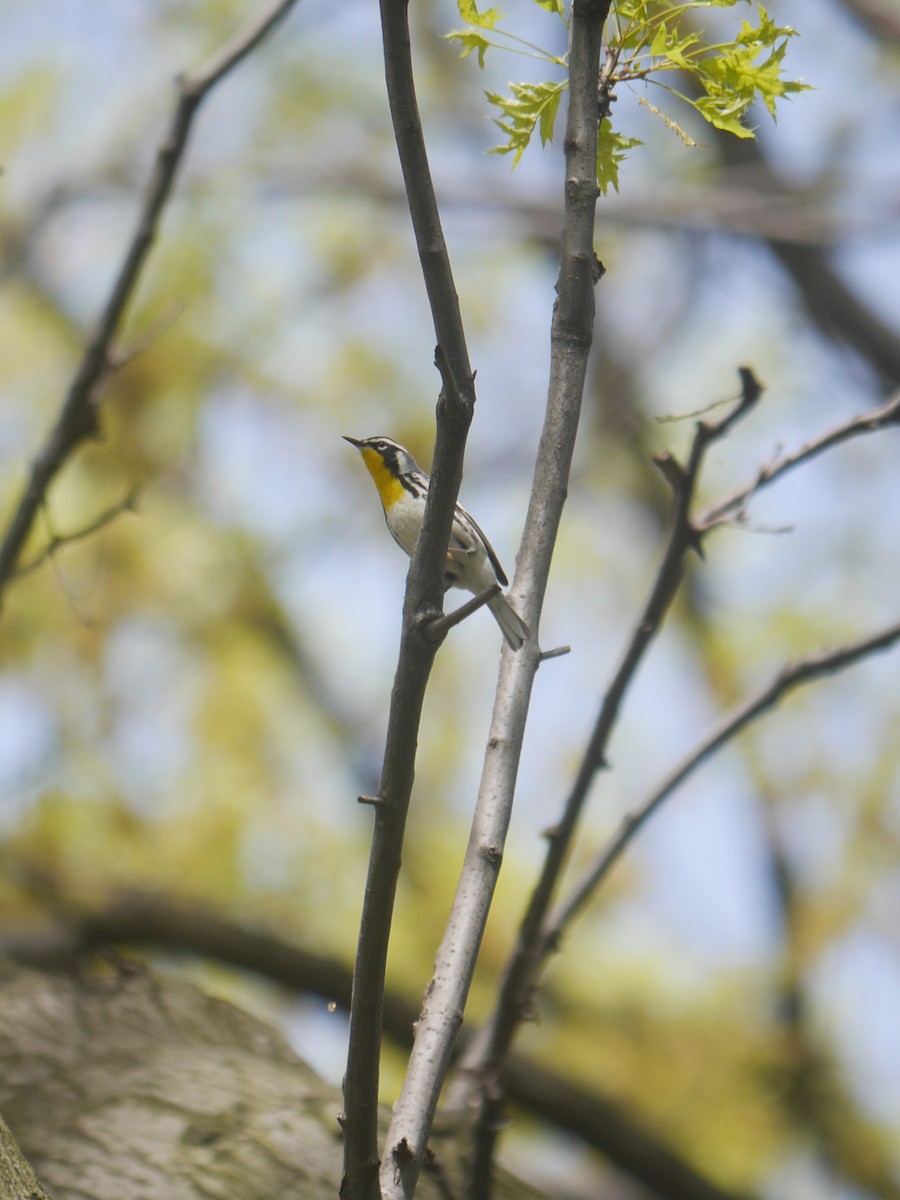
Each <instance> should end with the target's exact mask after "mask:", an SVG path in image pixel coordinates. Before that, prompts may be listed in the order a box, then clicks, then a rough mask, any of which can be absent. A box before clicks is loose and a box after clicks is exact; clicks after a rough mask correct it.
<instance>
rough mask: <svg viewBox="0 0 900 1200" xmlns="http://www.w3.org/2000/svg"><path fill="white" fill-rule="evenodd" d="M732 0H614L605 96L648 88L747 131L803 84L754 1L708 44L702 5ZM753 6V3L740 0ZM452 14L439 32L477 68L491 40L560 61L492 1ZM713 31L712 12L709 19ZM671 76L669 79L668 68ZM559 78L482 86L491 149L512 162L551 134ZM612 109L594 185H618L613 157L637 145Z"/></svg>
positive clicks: (550, 5) (788, 33)
mask: <svg viewBox="0 0 900 1200" xmlns="http://www.w3.org/2000/svg"><path fill="white" fill-rule="evenodd" d="M739 2H741V0H688V2H686V3H672V0H613V4H612V6H611V8H610V14H609V21H608V25H607V31H606V39H605V44H606V65H605V67H604V77H603V79H602V80H601V81H600V85H601V89H602V91H603V94H604V95H605V96H613V97H614V96H615V89H616V88H620V87H621V86H622V85H629V86H631V87H633V88H635V87H641V88H642V89H646V88H647V87H649V86H650V85H655V86H657V87H659V88H661V89H662V90H664V91H665V92H667V93H668V94H669V95H670V96H673V97H675V98H676V99H677V100H678V101H680V102H683V103H684V104H686V105H688V106H690V108H692V109H693V110H694V111H695V112H696V113H697V114H699V116H701V117H702V118H703V119H704V120H705V121H707V122H708V123H709V124H710V125H713V126H714V127H715V128H717V129H721V130H724V131H725V132H727V133H731V134H734V136H735V137H740V138H749V137H753V130H752V128H751V127H750V126H749V125H748V124H747V121H748V118H749V113H750V110H751V108H752V106H753V105H754V103H755V102H757V101H762V103H763V104H765V106H766V109H767V110H768V112H769V114H770V115H771V116H772V117H773V118H774V117H775V114H776V103H777V101H778V100H780V99H782V98H783V97H785V96H790V95H794V94H796V93H797V92H800V91H804V90H805V89H806V86H807V85H805V84H803V83H800V82H799V81H797V80H792V79H786V78H784V75H783V62H784V57H785V54H786V52H787V47H788V44H789V41H790V39H791V38H792V37H794V36H795V35H796V31H795V30H794V29H792V28H791V27H790V26H780V25H777V24H776V23H775V22H774V21H773V20H772V19H771V18H770V17H769V14H768V13H767V12H766V10H765V8H763V6H762V5H752V7H754V8H755V12H756V17H757V20H756V22H755V23H754V22H752V21H748V20H745V21H743V22H742V24H741V26H740V28H739V29H738V30H737V31H736V32H735V34H734V36H733V37H732V38H731V39H730V40H725V41H716V40H715V39H714V38H713V37H712V36H711V35H712V29H711V24H713V23H711V21H710V14H709V13H708V11H707V10H709V9H714V8H715V9H729V8H734V7H735V6H736V5H737V4H738V3H739ZM743 2H745V3H748V4H752V0H743ZM534 3H535V4H537V5H538V7H539V8H542V9H544V10H545V11H546V12H549V13H552V14H554V15H557V16H559V17H562V18H563V19H565V6H564V3H563V0H534ZM458 6H459V12H460V15H461V16H462V18H463V20H464V21H467V22H468V26H467V28H465V29H461V30H456V31H454V32H453V33H450V34H448V35H447V36H448V37H449V38H450V39H451V40H452V41H454V42H456V43H457V44H458V45H459V47H460V49H461V53H462V56H463V57H464V58H465V57H467V56H468V55H469V54H471V53H472V52H473V51H475V52H477V55H478V64H479V66H481V67H483V66H484V62H485V55H486V53H487V51H488V49H489V48H492V47H496V48H502V49H505V50H508V51H512V52H514V53H518V54H524V55H527V56H528V57H532V58H538V59H542V60H544V61H545V62H548V63H551V64H554V65H558V66H562V67H563V68H566V67H567V66H568V64H567V61H566V59H565V58H564V57H562V58H560V57H556V56H555V55H553V54H551V53H550V52H549V51H546V50H544V49H542V48H541V47H540V46H538V45H535V44H534V43H532V42H527V41H525V40H524V39H522V38H520V37H518V36H517V35H515V34H513V33H510V32H509V30H507V29H504V28H502V27H501V22H502V21H503V19H504V14H503V13H502V12H501V10H500V9H498V8H489V9H485V11H484V12H479V11H478V8H477V6H476V4H475V3H474V0H458ZM714 24H715V28H716V30H717V31H719V32H721V19H719V20H718V21H717V22H715V23H714ZM672 74H674V75H675V76H676V79H677V84H678V86H677V87H675V86H672V84H670V83H669V82H668V80H667V75H672ZM567 86H568V85H567V82H566V81H565V80H562V81H559V82H552V81H551V82H544V83H511V84H510V85H509V94H508V95H500V94H499V93H497V92H486V93H485V94H486V95H487V98H488V100H489V101H490V103H491V104H492V105H493V106H494V107H495V108H497V109H499V112H500V116H499V117H498V118H496V121H495V123H496V125H497V126H498V128H499V129H500V130H501V132H502V133H503V135H504V140H503V142H502V143H501V144H500V145H499V146H496V147H494V149H493V151H492V153H495V154H512V155H513V165H514V166H515V165H516V164H517V163H518V162H519V160H520V159H521V157H522V154H523V153H524V151H525V149H526V147H527V146H528V144H529V142H530V141H531V139H532V136H533V135H534V132H535V130H537V131H538V132H539V134H540V138H541V144H542V145H546V144H547V142H548V141H551V140H552V138H553V131H554V124H555V121H556V115H557V112H558V111H559V104H560V100H561V99H562V95H563V92H564V91H565V90H566V87H567ZM638 100H639V101H640V102H641V103H642V104H643V105H644V106H645V107H646V109H647V110H648V111H649V112H651V113H653V114H654V115H656V116H658V117H659V118H660V119H661V120H662V121H663V123H664V124H665V125H666V127H667V128H669V129H671V130H673V131H674V132H675V133H676V134H677V135H678V137H680V138H681V140H682V141H683V142H684V143H685V144H686V145H688V146H692V145H696V141H695V139H694V138H693V137H691V135H690V134H689V133H688V132H687V131H686V130H685V129H684V128H683V127H682V125H681V123H680V121H679V120H676V118H675V117H673V116H672V115H671V114H670V113H668V112H666V111H664V110H663V109H662V108H659V107H657V105H655V104H651V103H650V102H649V100H647V98H646V97H645V96H643V95H638ZM614 118H615V113H614V112H613V114H612V115H611V116H610V117H606V118H604V119H603V120H602V121H601V123H600V130H599V136H598V142H597V182H598V185H599V186H600V189H601V191H604V192H605V191H607V190H608V189H609V187H613V188H616V189H618V184H619V164H620V163H621V162H622V161H623V159H624V158H625V157H626V156H627V153H628V151H629V150H630V149H632V148H633V147H635V146H638V145H640V144H641V142H640V140H639V139H637V138H634V137H629V136H627V135H626V134H625V133H624V132H623V131H621V130H620V129H619V128H618V127H617V123H616V121H615V119H614Z"/></svg>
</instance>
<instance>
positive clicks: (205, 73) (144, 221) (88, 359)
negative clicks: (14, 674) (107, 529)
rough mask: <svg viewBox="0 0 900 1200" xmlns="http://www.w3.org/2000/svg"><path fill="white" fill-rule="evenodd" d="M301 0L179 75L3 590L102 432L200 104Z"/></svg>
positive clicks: (2, 567) (27, 499) (14, 529)
mask: <svg viewBox="0 0 900 1200" xmlns="http://www.w3.org/2000/svg"><path fill="white" fill-rule="evenodd" d="M294 3H295V0H276V2H275V3H270V4H269V6H268V8H266V9H265V10H264V11H263V12H262V14H261V15H260V16H259V17H257V18H256V19H255V20H254V21H252V22H251V23H250V24H249V25H248V26H247V27H246V28H245V29H244V30H243V31H242V32H241V33H239V34H237V35H236V36H235V37H234V38H233V39H232V40H231V41H230V42H228V44H227V45H226V46H225V47H223V49H222V50H220V51H219V52H218V53H217V54H216V55H214V57H213V58H212V59H210V61H209V62H208V63H206V65H205V66H203V67H200V68H199V69H198V70H196V71H193V72H190V73H189V74H187V75H183V76H182V77H181V78H180V79H179V81H178V85H177V86H178V100H177V102H176V104H175V109H174V111H173V113H172V119H171V122H170V124H169V128H168V130H167V132H166V135H165V137H164V138H163V140H162V142H161V143H160V146H159V149H158V151H157V155H156V162H155V164H154V167H153V171H152V173H151V176H150V180H149V182H148V184H147V189H146V191H145V193H144V199H143V203H142V205H141V210H140V213H139V216H138V222H137V226H136V228H135V231H134V234H133V235H132V239H131V242H130V244H129V246H128V249H127V250H126V252H125V257H124V259H123V261H122V265H121V266H120V267H119V271H118V274H117V275H116V278H115V281H114V283H113V286H112V290H111V292H110V294H109V298H108V300H107V301H106V306H105V307H104V309H103V312H102V313H101V315H100V319H99V320H98V322H97V324H96V326H95V328H94V331H93V333H92V334H91V336H90V338H89V340H88V344H87V346H86V347H85V350H84V354H83V356H82V359H81V363H80V364H79V367H78V370H77V371H76V372H75V375H74V377H73V379H72V382H71V383H70V384H69V389H68V392H67V393H66V396H65V399H64V400H63V403H62V406H61V408H60V411H59V414H58V416H57V419H56V423H55V424H54V426H53V428H52V429H51V430H50V433H49V434H48V435H47V439H46V441H45V442H44V445H43V446H42V448H41V450H40V451H39V453H38V455H37V458H35V460H34V462H33V463H32V465H31V470H30V473H29V476H28V479H27V481H26V484H25V487H24V489H23V491H22V494H21V497H20V498H19V502H18V504H17V506H16V509H15V511H14V513H13V515H12V519H11V520H10V523H9V526H8V528H7V530H6V533H5V535H4V537H3V541H2V543H0V597H2V594H3V591H4V589H5V588H6V586H7V584H8V583H9V581H10V579H11V578H12V576H13V573H14V571H15V569H16V565H17V563H18V561H19V558H20V555H21V553H22V548H23V547H24V545H25V542H26V540H27V538H28V535H29V533H30V532H31V529H32V526H33V524H34V519H35V517H36V515H37V513H38V511H39V509H40V508H41V506H42V504H44V502H45V500H46V496H47V490H48V488H49V487H50V484H51V483H52V481H53V479H54V477H55V476H56V474H57V473H58V472H59V470H60V469H61V468H62V466H63V465H64V463H65V462H66V460H67V459H68V458H69V456H70V455H71V454H72V452H73V451H74V450H75V449H76V448H77V447H78V446H79V445H80V444H81V442H83V441H86V440H87V439H89V438H92V437H95V436H96V435H97V433H98V431H99V421H98V416H97V407H98V404H99V399H100V390H101V387H102V384H103V383H104V381H105V380H106V378H107V377H108V374H109V371H110V368H111V365H112V363H111V360H112V345H113V341H114V339H115V337H116V334H117V333H118V330H119V326H120V324H121V322H122V317H123V315H124V313H125V310H126V308H127V306H128V303H129V301H130V299H131V297H132V295H133V294H134V290H135V287H136V286H137V283H138V280H139V279H140V276H141V271H142V270H143V267H144V264H145V262H146V260H147V256H148V254H149V252H150V249H151V247H152V245H153V242H154V240H155V238H156V234H157V230H158V228H159V222H160V218H161V216H162V213H163V210H164V208H165V206H166V203H167V201H168V199H169V197H170V195H171V192H172V188H173V186H174V183H175V177H176V175H177V173H178V168H179V166H180V164H181V161H182V159H183V157H184V153H185V150H186V148H187V143H188V138H189V135H190V132H191V127H192V125H193V121H194V117H195V115H196V113H197V110H198V108H199V107H200V105H201V104H202V103H203V101H204V100H205V99H206V97H207V96H208V95H209V93H210V91H212V89H213V88H214V87H215V86H216V84H218V83H219V82H220V81H221V80H222V79H224V78H225V76H226V75H227V74H228V73H229V72H230V71H231V70H232V69H233V68H234V67H236V66H237V65H238V63H239V62H241V61H242V60H243V59H244V58H246V57H247V55H248V54H250V52H251V51H252V50H254V49H255V48H256V46H258V45H259V43H260V42H261V41H262V40H263V38H264V37H265V36H266V35H267V34H268V33H269V32H271V30H272V29H273V28H274V27H275V26H276V25H277V24H278V23H279V22H280V21H282V20H283V19H284V18H285V17H286V16H287V14H288V12H289V11H290V9H291V8H292V7H293V5H294Z"/></svg>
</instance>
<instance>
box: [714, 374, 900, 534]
mask: <svg viewBox="0 0 900 1200" xmlns="http://www.w3.org/2000/svg"><path fill="white" fill-rule="evenodd" d="M890 425H900V391H897V392H895V393H894V394H893V396H891V397H890V399H889V400H887V401H886V402H885V403H884V404H882V405H881V406H880V407H879V408H876V409H874V410H873V411H872V412H868V413H862V414H860V416H858V417H853V418H852V419H851V420H849V421H846V422H845V423H844V424H843V425H837V426H836V427H835V428H834V429H829V430H828V431H827V432H826V433H823V434H822V435H821V436H820V437H817V438H813V440H812V441H810V442H807V443H806V445H805V446H801V447H800V448H799V449H798V450H794V451H793V453H791V454H784V455H781V456H780V457H779V458H776V459H775V460H774V462H771V463H768V464H767V465H766V466H764V467H761V468H760V470H759V471H758V472H757V474H756V478H755V479H754V480H753V482H752V483H749V484H744V485H743V486H742V487H739V488H738V489H737V490H736V491H734V492H732V493H731V495H730V496H726V497H725V499H724V500H720V501H719V502H718V503H717V504H714V505H711V506H710V507H709V508H707V509H704V510H703V512H701V513H700V514H699V515H698V516H697V517H696V518H695V519H694V524H695V526H696V528H697V529H699V530H700V531H702V532H704V533H705V532H706V531H707V530H709V529H713V528H714V527H715V526H716V525H721V524H723V523H724V522H726V521H729V520H733V519H734V518H735V517H740V515H741V514H742V513H743V511H744V509H745V507H746V505H747V503H748V502H749V501H750V500H752V498H753V497H754V496H755V495H756V493H757V492H760V491H762V489H763V488H764V487H768V486H769V484H770V483H774V482H775V480H776V479H780V478H781V476H782V475H785V474H786V473H787V472H788V471H792V470H793V469H794V467H799V466H800V465H801V464H802V463H805V462H809V460H810V459H812V458H816V457H817V456H818V455H820V454H822V453H823V452H824V451H825V450H830V449H831V448H832V447H833V446H838V445H840V443H841V442H847V441H849V440H850V439H851V438H854V437H858V436H859V435H860V434H861V433H877V432H878V431H879V430H881V429H886V428H887V427H888V426H890Z"/></svg>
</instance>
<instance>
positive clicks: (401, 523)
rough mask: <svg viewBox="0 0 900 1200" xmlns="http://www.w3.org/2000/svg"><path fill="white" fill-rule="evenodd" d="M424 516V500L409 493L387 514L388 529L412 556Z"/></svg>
mask: <svg viewBox="0 0 900 1200" xmlns="http://www.w3.org/2000/svg"><path fill="white" fill-rule="evenodd" d="M424 516H425V500H424V498H419V497H416V496H412V495H410V494H409V493H408V492H406V493H405V494H404V495H403V496H401V497H400V499H399V500H398V501H397V503H396V504H394V505H392V506H391V508H390V510H389V511H388V512H386V513H385V517H386V518H387V524H388V529H390V531H391V533H392V534H393V537H394V540H395V541H396V542H397V543H398V544H399V545H401V546H402V547H403V549H404V550H405V551H406V553H407V554H409V555H410V556H411V555H412V552H413V550H415V548H416V542H417V540H418V537H419V530H420V529H421V528H422V519H423V517H424Z"/></svg>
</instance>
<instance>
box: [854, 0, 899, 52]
mask: <svg viewBox="0 0 900 1200" xmlns="http://www.w3.org/2000/svg"><path fill="white" fill-rule="evenodd" d="M841 3H842V4H843V6H844V8H846V10H847V11H848V12H849V13H851V14H852V15H853V16H854V17H855V18H856V19H857V20H858V21H859V23H860V24H861V25H863V26H864V27H865V28H866V29H867V30H868V31H869V32H870V33H872V34H874V35H875V37H877V38H880V39H882V40H884V41H891V42H900V12H898V11H897V6H896V4H895V3H894V0H841Z"/></svg>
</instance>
